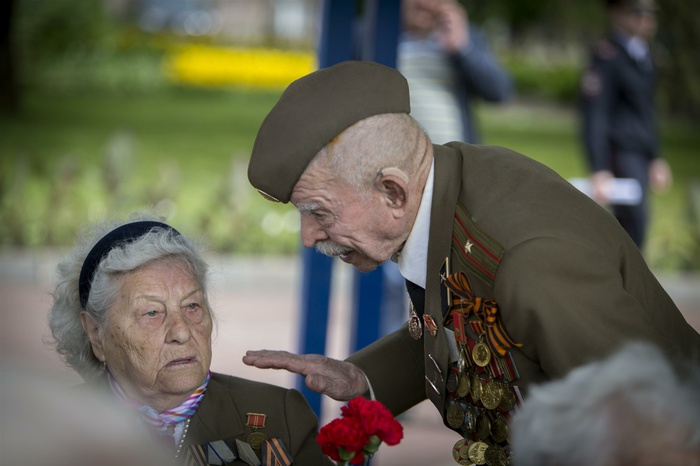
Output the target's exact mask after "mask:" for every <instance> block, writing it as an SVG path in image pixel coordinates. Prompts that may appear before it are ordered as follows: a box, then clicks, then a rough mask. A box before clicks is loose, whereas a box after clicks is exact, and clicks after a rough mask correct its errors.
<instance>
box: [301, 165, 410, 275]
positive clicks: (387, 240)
mask: <svg viewBox="0 0 700 466" xmlns="http://www.w3.org/2000/svg"><path fill="white" fill-rule="evenodd" d="M291 201H292V203H293V204H294V205H295V206H296V207H297V209H298V210H299V213H300V215H301V240H302V243H303V244H304V246H305V247H307V248H311V247H316V249H317V250H318V251H319V252H321V253H323V254H326V255H329V256H337V257H340V259H341V260H343V261H344V262H347V263H348V264H352V265H353V266H355V267H356V268H357V269H358V270H360V271H363V272H369V271H372V270H374V269H375V268H377V266H379V265H381V264H382V263H383V262H385V261H387V260H388V259H389V258H390V257H391V255H392V254H393V253H394V252H395V251H394V250H393V249H394V248H395V239H396V235H395V234H394V233H393V232H392V222H391V215H390V212H389V211H388V208H387V206H386V204H385V203H384V202H383V197H382V195H381V193H379V192H378V191H376V192H375V191H373V192H371V193H367V196H360V194H359V193H357V192H356V191H355V190H354V189H353V188H351V187H350V186H348V185H347V184H346V183H344V182H343V181H342V180H340V179H338V178H337V177H335V176H333V175H332V174H331V173H330V171H329V170H328V169H327V168H325V167H323V166H321V165H320V164H317V165H312V166H310V167H309V168H308V169H307V170H306V171H305V172H304V174H303V175H302V176H301V178H299V181H298V182H297V184H296V185H295V186H294V189H293V191H292V196H291Z"/></svg>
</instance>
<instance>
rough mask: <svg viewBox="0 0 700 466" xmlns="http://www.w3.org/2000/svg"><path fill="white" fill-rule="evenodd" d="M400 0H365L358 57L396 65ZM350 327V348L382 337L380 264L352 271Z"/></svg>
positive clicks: (383, 281)
mask: <svg viewBox="0 0 700 466" xmlns="http://www.w3.org/2000/svg"><path fill="white" fill-rule="evenodd" d="M400 8H401V0H367V1H366V2H365V11H364V29H363V37H362V51H361V58H362V59H363V60H372V61H375V62H377V63H381V64H383V65H386V66H390V67H392V68H395V67H396V48H397V44H398V37H399V28H400ZM353 280H354V287H353V288H354V293H353V300H354V301H353V306H352V309H353V329H352V334H351V339H350V351H352V352H354V351H357V350H360V349H362V348H364V347H365V346H367V345H369V344H370V343H372V342H374V341H375V340H377V339H379V338H380V337H381V336H382V328H381V326H382V310H383V309H382V304H383V301H384V300H383V297H384V294H385V291H386V290H385V288H386V287H387V286H388V285H389V283H388V282H387V281H386V280H385V276H384V270H383V266H379V267H377V269H376V270H374V271H372V272H369V273H362V272H359V271H357V270H355V272H354V274H353Z"/></svg>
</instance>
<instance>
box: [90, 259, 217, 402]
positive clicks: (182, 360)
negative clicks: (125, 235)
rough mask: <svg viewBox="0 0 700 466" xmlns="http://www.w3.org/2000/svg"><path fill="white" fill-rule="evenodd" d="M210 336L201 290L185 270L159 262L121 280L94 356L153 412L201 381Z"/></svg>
mask: <svg viewBox="0 0 700 466" xmlns="http://www.w3.org/2000/svg"><path fill="white" fill-rule="evenodd" d="M211 333H212V319H211V315H210V312H209V309H208V307H207V304H206V299H205V296H204V291H203V290H202V288H201V286H200V285H199V283H197V281H196V280H195V278H194V276H193V275H192V273H191V272H190V270H189V268H188V267H187V266H186V265H185V264H184V263H183V262H181V261H176V260H160V261H157V262H153V263H151V264H148V265H146V266H144V267H142V268H139V269H136V270H135V271H133V272H131V273H129V274H127V275H126V276H124V278H123V279H122V283H121V290H120V294H119V298H118V300H117V302H116V303H115V304H114V306H112V307H111V308H110V309H109V310H108V319H107V325H106V329H105V331H104V335H103V336H102V337H101V349H100V348H98V351H96V355H97V357H98V358H100V359H101V360H103V362H105V363H106V365H107V367H108V368H109V370H110V372H111V373H112V375H114V377H115V378H116V379H117V381H118V382H119V384H120V386H121V387H122V388H123V389H124V391H125V392H126V393H127V394H128V395H130V396H132V397H135V398H138V399H139V400H141V401H143V402H144V403H146V404H149V405H150V406H152V407H156V406H157V405H158V400H159V399H165V398H178V397H184V398H186V397H187V396H189V395H190V394H191V393H192V392H193V391H194V390H195V389H197V387H199V386H200V385H201V384H202V383H203V382H204V380H205V378H206V375H207V372H208V371H209V366H210V364H211ZM98 353H101V354H98Z"/></svg>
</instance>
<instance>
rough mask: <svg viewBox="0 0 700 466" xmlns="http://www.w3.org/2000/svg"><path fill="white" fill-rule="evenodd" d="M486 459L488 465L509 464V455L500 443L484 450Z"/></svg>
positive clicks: (499, 465) (506, 465) (500, 465)
mask: <svg viewBox="0 0 700 466" xmlns="http://www.w3.org/2000/svg"><path fill="white" fill-rule="evenodd" d="M484 459H485V460H486V464H487V465H488V466H508V456H507V455H506V453H505V452H504V451H503V448H501V447H499V446H498V445H489V447H488V448H487V449H486V451H485V452H484Z"/></svg>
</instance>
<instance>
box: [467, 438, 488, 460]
mask: <svg viewBox="0 0 700 466" xmlns="http://www.w3.org/2000/svg"><path fill="white" fill-rule="evenodd" d="M488 448H489V446H488V445H487V444H485V443H484V442H474V443H472V444H471V445H470V446H469V459H470V460H471V461H472V462H473V463H474V464H479V465H481V464H486V456H485V454H486V450H487V449H488Z"/></svg>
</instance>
